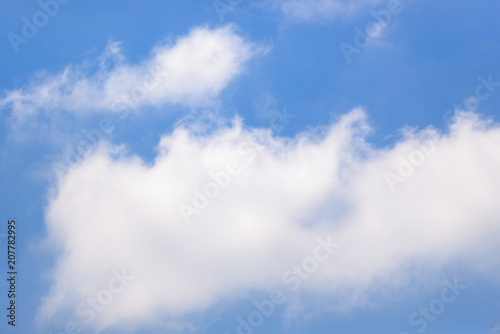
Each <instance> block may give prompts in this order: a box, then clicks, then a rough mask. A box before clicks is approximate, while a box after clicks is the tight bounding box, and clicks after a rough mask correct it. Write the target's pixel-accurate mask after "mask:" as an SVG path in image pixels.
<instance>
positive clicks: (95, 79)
mask: <svg viewBox="0 0 500 334" xmlns="http://www.w3.org/2000/svg"><path fill="white" fill-rule="evenodd" d="M234 30H235V29H234V27H232V26H226V27H222V28H218V29H208V28H206V27H199V28H196V29H193V30H192V31H191V32H190V33H189V34H187V35H186V36H182V37H180V38H178V39H177V40H176V41H175V43H163V44H160V45H158V46H156V47H154V48H153V50H152V52H151V55H150V56H149V57H148V58H147V59H146V60H144V61H143V62H141V63H138V64H129V63H127V62H126V61H125V59H124V57H123V55H122V54H121V45H120V43H117V42H113V43H109V44H108V46H107V48H106V51H105V52H104V54H103V55H102V56H101V58H100V61H99V64H98V66H97V69H95V68H88V66H87V67H86V66H67V67H66V68H65V69H64V70H63V71H62V72H61V73H57V74H47V73H41V74H39V75H38V77H37V79H36V80H35V81H34V82H32V83H31V84H30V85H28V86H27V87H24V88H22V89H19V90H14V91H11V92H8V93H7V94H6V96H5V97H4V98H3V99H2V100H0V108H5V107H10V108H11V109H12V110H13V112H14V115H15V117H16V118H17V119H20V120H23V119H25V118H27V117H29V116H33V115H36V114H37V113H38V112H40V111H45V112H48V113H50V112H52V111H56V110H63V111H70V112H79V113H84V112H89V111H111V112H114V111H118V110H123V109H124V108H125V109H132V110H134V109H138V108H141V107H144V106H161V105H165V104H176V103H178V104H182V105H186V106H197V105H201V104H206V103H210V102H211V100H212V99H213V98H215V97H217V95H218V94H220V92H221V91H222V90H223V89H224V88H225V87H226V86H227V85H228V83H229V82H231V80H233V79H234V78H235V77H236V76H237V75H238V74H240V73H241V72H242V71H243V70H244V65H245V64H246V63H247V62H248V61H249V60H250V59H251V58H252V57H254V56H255V55H256V54H258V53H260V52H262V51H263V50H264V49H263V48H262V47H260V46H257V45H256V44H253V43H251V42H249V41H246V40H245V39H244V38H243V37H241V36H238V35H237V34H236V33H235V31H234Z"/></svg>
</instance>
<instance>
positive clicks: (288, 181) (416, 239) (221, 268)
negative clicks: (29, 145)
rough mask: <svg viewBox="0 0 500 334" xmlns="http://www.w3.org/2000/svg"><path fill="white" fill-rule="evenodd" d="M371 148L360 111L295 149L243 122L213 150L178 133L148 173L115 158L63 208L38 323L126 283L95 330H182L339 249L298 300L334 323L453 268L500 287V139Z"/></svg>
mask: <svg viewBox="0 0 500 334" xmlns="http://www.w3.org/2000/svg"><path fill="white" fill-rule="evenodd" d="M369 132H370V128H369V126H368V124H367V120H366V115H365V113H364V112H363V111H362V110H361V109H355V110H353V111H352V112H350V113H348V114H347V115H345V116H343V117H342V118H341V119H339V120H338V121H337V122H336V123H333V124H331V125H330V126H327V127H324V128H318V129H315V130H311V131H308V132H305V133H302V134H299V135H297V136H296V137H294V138H282V137H277V136H274V135H272V133H271V132H270V131H269V130H266V129H253V128H247V127H245V126H243V125H242V122H241V121H240V120H238V119H236V120H235V121H234V122H233V123H232V125H228V126H227V127H223V128H220V129H219V130H217V131H215V132H211V133H206V134H199V133H196V134H195V132H194V131H192V130H191V128H190V127H189V126H183V127H179V128H177V129H176V130H175V131H174V132H173V133H171V134H169V135H166V136H164V137H163V138H162V140H161V142H160V143H159V146H158V155H157V157H156V159H155V160H154V162H153V163H149V164H146V163H145V162H144V161H143V160H142V159H141V158H139V157H137V156H134V155H131V154H129V153H127V152H126V151H124V149H123V148H116V147H112V146H109V145H105V144H103V145H102V146H101V147H100V149H99V150H98V151H96V152H95V153H93V154H91V155H89V156H87V157H86V158H85V159H84V160H83V161H82V162H81V163H79V164H78V165H76V166H74V167H73V168H72V169H71V170H70V171H69V172H68V173H66V174H65V175H64V176H61V177H60V179H59V180H58V182H57V184H56V185H55V187H54V192H53V193H52V195H51V198H50V201H49V205H48V209H47V212H46V223H47V229H48V235H49V241H50V244H51V245H56V246H57V247H58V249H59V251H60V254H59V259H58V261H57V266H56V267H55V268H54V271H53V277H54V281H53V284H52V288H51V290H50V292H49V293H48V294H47V296H46V297H45V299H44V300H43V303H42V305H41V306H40V308H39V317H40V319H42V320H50V319H52V318H53V317H54V316H56V315H57V314H60V313H61V312H63V310H68V309H70V310H77V309H78V306H79V305H80V306H81V303H82V302H84V301H86V300H87V298H89V297H92V296H96V294H98V293H99V291H100V289H103V288H105V287H106V286H107V285H108V281H109V279H110V277H112V275H113V272H114V271H113V270H115V271H116V270H117V271H120V270H125V271H126V272H127V273H128V275H133V276H134V277H135V278H134V280H133V281H132V282H130V284H128V285H127V287H126V289H124V290H123V291H122V292H121V293H120V294H119V295H118V296H115V298H116V299H117V300H118V299H119V301H117V302H116V303H113V307H108V308H104V310H102V312H101V313H99V314H97V315H96V318H95V320H94V321H93V322H92V323H91V324H90V325H91V326H94V327H98V328H101V329H102V328H106V327H108V326H113V325H117V324H141V323H143V322H148V321H152V320H158V319H161V318H162V317H169V318H170V319H180V318H182V317H183V316H184V315H187V314H192V313H193V312H197V311H204V310H207V309H209V308H210V307H211V306H213V305H215V304H217V303H218V302H220V301H227V300H234V299H236V298H240V297H241V296H244V295H245V293H247V292H249V291H255V290H264V291H266V290H269V289H271V288H272V287H275V286H281V285H283V284H287V281H286V280H284V278H283V277H282V276H283V273H284V272H285V271H286V270H287V268H290V266H291V265H293V264H294V263H300V261H301V260H302V259H303V258H304V257H305V256H308V255H311V252H312V251H313V249H314V247H315V245H316V243H317V241H316V240H317V238H318V237H320V238H323V239H324V240H327V239H328V236H331V240H333V241H334V242H336V243H339V244H340V245H341V247H340V248H339V249H338V250H337V251H336V252H335V253H334V254H333V255H332V257H331V258H330V259H328V261H326V262H324V263H322V264H321V266H320V268H319V269H318V271H317V272H316V273H314V275H312V276H311V277H310V278H309V279H308V280H307V281H305V282H303V284H302V286H303V287H301V290H300V291H310V292H313V291H319V292H321V294H322V295H328V296H336V297H337V298H332V299H331V300H336V301H337V302H338V304H337V305H334V306H333V307H334V308H335V309H336V310H347V309H350V308H351V307H359V306H361V305H364V304H365V303H367V302H369V300H367V298H368V297H367V296H366V295H365V292H366V291H368V290H369V289H370V288H373V287H374V286H376V285H379V284H384V285H386V286H387V285H389V286H397V285H398V284H403V283H402V282H404V280H405V277H408V276H410V277H411V275H412V270H413V269H414V270H415V271H418V272H420V275H421V272H422V270H423V271H424V272H425V269H426V268H427V269H429V268H432V267H433V266H435V265H442V264H445V263H452V262H453V261H456V260H461V261H465V263H467V264H468V266H469V268H470V270H471V271H474V272H480V273H482V274H484V275H486V276H487V277H497V276H495V275H498V268H497V267H496V266H494V265H491V264H492V263H497V262H495V261H498V260H499V259H498V255H497V254H500V253H499V252H498V250H499V249H498V248H499V247H498V237H499V236H500V235H499V232H500V224H499V222H498V217H500V207H499V206H498V198H499V197H500V177H499V175H500V174H499V173H498V171H499V170H500V152H499V147H500V127H499V126H498V124H493V123H490V122H488V121H485V120H482V119H480V118H479V117H478V116H477V115H476V114H473V113H459V114H457V117H456V119H455V121H454V122H453V123H452V124H451V125H450V127H449V131H448V132H447V133H440V132H438V131H436V130H434V129H432V128H427V129H425V130H422V131H417V130H413V129H406V131H405V132H404V137H403V138H402V139H401V140H400V141H399V142H398V143H396V144H395V145H394V147H390V148H382V149H380V148H374V147H372V146H371V145H370V144H369V143H368V142H367V140H366V136H367V135H368V134H369ZM230 172H231V173H230ZM217 183H218V184H220V185H219V186H217ZM217 189H218V190H217ZM200 194H201V195H200ZM207 201H208V202H207ZM188 207H190V208H192V209H193V210H194V211H189V210H188V211H183V210H185V209H186V208H188ZM186 212H188V213H187V214H186ZM186 217H187V218H188V219H186ZM486 254H487V256H486ZM115 273H116V272H115ZM76 313H78V312H76ZM75 316H76V317H78V316H79V315H78V314H76V315H75Z"/></svg>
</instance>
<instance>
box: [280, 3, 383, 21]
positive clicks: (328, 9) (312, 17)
mask: <svg viewBox="0 0 500 334" xmlns="http://www.w3.org/2000/svg"><path fill="white" fill-rule="evenodd" d="M381 2H383V0H361V1H359V0H358V1H356V0H281V1H279V0H278V1H275V5H277V6H278V7H279V8H280V10H281V12H282V13H283V14H284V15H285V16H286V17H288V18H290V19H292V20H294V21H299V22H316V21H325V20H326V21H331V20H335V19H338V18H342V17H349V16H352V15H354V14H357V13H358V12H359V11H361V10H363V9H369V8H370V6H374V5H376V4H378V3H381Z"/></svg>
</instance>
